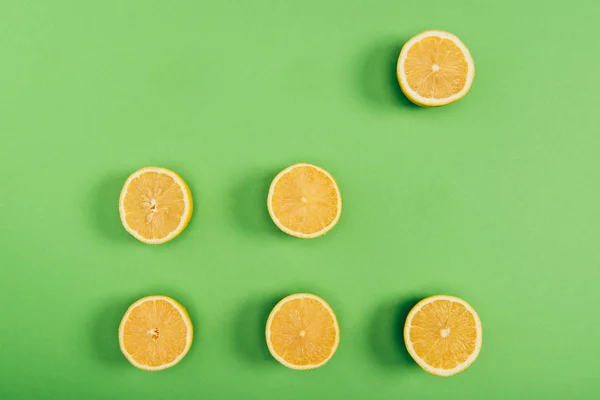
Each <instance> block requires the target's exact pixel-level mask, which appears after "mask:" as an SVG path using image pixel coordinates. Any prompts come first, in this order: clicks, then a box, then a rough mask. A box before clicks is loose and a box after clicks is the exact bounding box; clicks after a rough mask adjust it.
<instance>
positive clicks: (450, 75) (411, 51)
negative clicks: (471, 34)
mask: <svg viewBox="0 0 600 400" xmlns="http://www.w3.org/2000/svg"><path fill="white" fill-rule="evenodd" d="M396 73H397V75H398V82H399V83H400V88H401V89H402V92H404V94H405V95H406V97H408V98H409V100H410V101H412V102H413V103H416V104H418V105H421V106H443V105H446V104H450V103H453V102H455V101H457V100H460V99H461V98H462V97H464V96H465V95H466V94H467V92H468V91H469V89H471V85H472V84H473V78H474V76H475V65H474V64H473V58H472V57H471V53H469V49H467V46H465V45H464V44H463V42H461V41H460V39H459V38H457V37H456V36H454V35H453V34H451V33H448V32H444V31H436V30H433V31H426V32H423V33H420V34H418V35H417V36H415V37H413V38H412V39H410V40H409V41H408V42H406V44H405V45H404V46H403V47H402V50H401V51H400V57H399V58H398V68H397V71H396Z"/></svg>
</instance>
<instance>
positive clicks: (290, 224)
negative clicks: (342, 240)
mask: <svg viewBox="0 0 600 400" xmlns="http://www.w3.org/2000/svg"><path fill="white" fill-rule="evenodd" d="M267 206H268V208H269V214H270V215H271V218H272V219H273V222H275V225H277V226H278V227H279V229H281V230H282V231H284V232H285V233H287V234H289V235H292V236H296V237H299V238H304V239H310V238H314V237H317V236H321V235H324V234H326V233H327V232H329V231H330V230H331V228H333V227H334V226H335V224H337V222H338V220H339V219H340V215H341V213H342V196H341V194H340V189H339V188H338V186H337V183H336V182H335V180H334V179H333V177H332V176H331V175H330V174H329V173H328V172H327V171H325V170H324V169H322V168H319V167H317V166H315V165H311V164H295V165H292V166H291V167H289V168H286V169H284V170H283V171H281V172H280V173H279V174H278V175H277V176H276V177H275V179H273V182H272V183H271V188H270V190H269V197H268V198H267Z"/></svg>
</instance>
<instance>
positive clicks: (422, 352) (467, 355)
mask: <svg viewBox="0 0 600 400" xmlns="http://www.w3.org/2000/svg"><path fill="white" fill-rule="evenodd" d="M404 342H405V343H406V348H407V350H408V352H409V354H410V355H411V357H412V358H413V359H414V360H415V361H416V362H417V364H419V365H420V366H421V367H422V368H423V369H425V370H426V371H427V372H429V373H431V374H434V375H438V376H451V375H455V374H458V373H459V372H461V371H463V370H465V369H466V368H467V367H468V366H469V365H471V364H472V363H473V361H475V359H476V358H477V356H478V355H479V351H480V350H481V321H480V320H479V316H478V315H477V313H476V312H475V310H474V309H473V307H471V306H470V305H469V304H467V302H466V301H464V300H462V299H459V298H458V297H453V296H442V295H440V296H432V297H428V298H426V299H424V300H421V301H420V302H419V303H418V304H417V305H416V306H415V307H414V308H413V309H412V310H411V311H410V313H409V314H408V317H407V318H406V324H405V325H404Z"/></svg>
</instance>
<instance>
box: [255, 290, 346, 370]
mask: <svg viewBox="0 0 600 400" xmlns="http://www.w3.org/2000/svg"><path fill="white" fill-rule="evenodd" d="M266 335H267V346H268V347H269V351H270V352H271V354H272V355H273V357H274V358H275V359H276V360H277V361H279V362H280V363H281V364H283V365H285V366H286V367H288V368H292V369H313V368H318V367H320V366H322V365H324V364H325V363H326V362H327V361H329V360H330V359H331V357H333V355H334V354H335V351H336V350H337V347H338V344H339V343H340V328H339V326H338V323H337V319H336V317H335V314H334V313H333V310H332V309H331V307H329V305H328V304H327V303H326V302H325V301H324V300H323V299H321V298H320V297H318V296H315V295H314V294H306V293H299V294H293V295H290V296H288V297H286V298H284V299H283V300H281V301H280V302H279V303H278V304H277V305H276V306H275V308H273V311H271V314H270V315H269V319H268V320H267V329H266Z"/></svg>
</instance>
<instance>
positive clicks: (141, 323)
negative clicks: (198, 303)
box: [119, 296, 194, 371]
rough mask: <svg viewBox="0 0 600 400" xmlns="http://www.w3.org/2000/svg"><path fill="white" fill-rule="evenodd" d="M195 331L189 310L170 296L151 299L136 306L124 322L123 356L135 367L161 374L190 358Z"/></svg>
mask: <svg viewBox="0 0 600 400" xmlns="http://www.w3.org/2000/svg"><path fill="white" fill-rule="evenodd" d="M193 336H194V331H193V328H192V321H191V320H190V317H189V315H188V313H187V311H186V310H185V308H184V307H183V306H182V305H181V304H179V303H178V302H177V301H175V300H173V299H172V298H170V297H167V296H148V297H144V298H142V299H140V300H138V301H136V302H135V303H133V304H132V305H131V306H130V307H129V309H128V310H127V312H126V313H125V315H124V316H123V319H122V320H121V325H120V326H119V344H120V347H121V352H122V353H123V355H124V356H125V358H127V360H128V361H129V362H130V363H131V364H132V365H133V366H135V367H137V368H139V369H143V370H146V371H160V370H163V369H166V368H170V367H172V366H174V365H175V364H177V363H178V362H179V361H181V359H182V358H183V357H184V356H185V355H186V354H187V352H188V351H189V349H190V347H191V345H192V338H193Z"/></svg>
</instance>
